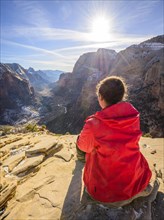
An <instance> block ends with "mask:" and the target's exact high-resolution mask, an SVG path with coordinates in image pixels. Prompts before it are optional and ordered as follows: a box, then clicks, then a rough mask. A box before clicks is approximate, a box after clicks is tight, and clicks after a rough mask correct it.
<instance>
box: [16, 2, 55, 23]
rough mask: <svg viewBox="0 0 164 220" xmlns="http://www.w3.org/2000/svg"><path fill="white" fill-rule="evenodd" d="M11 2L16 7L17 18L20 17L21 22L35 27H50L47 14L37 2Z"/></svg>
mask: <svg viewBox="0 0 164 220" xmlns="http://www.w3.org/2000/svg"><path fill="white" fill-rule="evenodd" d="M13 2H14V4H15V6H16V7H17V11H18V13H19V16H21V18H22V20H24V21H25V22H26V23H27V24H30V25H33V26H35V27H41V26H45V27H49V26H50V25H51V23H50V20H49V18H48V13H46V11H45V9H44V8H43V7H42V5H41V4H39V2H38V1H25V0H21V1H20V0H15V1H13Z"/></svg>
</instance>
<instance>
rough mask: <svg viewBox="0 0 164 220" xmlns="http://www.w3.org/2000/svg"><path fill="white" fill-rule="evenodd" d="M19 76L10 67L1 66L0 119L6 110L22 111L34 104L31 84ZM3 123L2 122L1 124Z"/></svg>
mask: <svg viewBox="0 0 164 220" xmlns="http://www.w3.org/2000/svg"><path fill="white" fill-rule="evenodd" d="M21 75H23V73H20V74H17V73H16V72H15V71H13V70H12V69H11V68H10V66H8V65H5V64H0V100H1V103H0V117H1V121H3V119H4V118H2V115H3V113H4V111H5V110H6V109H11V110H14V109H20V108H21V106H23V105H31V104H32V103H33V102H34V90H33V88H32V87H31V86H30V84H29V82H28V81H27V80H26V79H25V78H24V76H23V77H22V76H21ZM1 123H2V122H1Z"/></svg>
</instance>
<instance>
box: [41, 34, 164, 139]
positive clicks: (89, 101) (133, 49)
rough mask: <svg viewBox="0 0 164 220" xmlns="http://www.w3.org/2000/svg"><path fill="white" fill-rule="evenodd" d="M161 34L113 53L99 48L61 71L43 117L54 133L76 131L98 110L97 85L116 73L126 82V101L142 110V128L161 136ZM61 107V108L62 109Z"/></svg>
mask: <svg viewBox="0 0 164 220" xmlns="http://www.w3.org/2000/svg"><path fill="white" fill-rule="evenodd" d="M163 39H164V35H162V36H157V37H155V38H152V39H149V40H148V41H145V42H142V43H140V44H139V45H132V46H130V47H128V48H127V49H125V50H122V51H120V52H119V53H116V52H115V51H113V50H107V49H99V50H98V51H97V52H92V53H86V54H83V55H82V56H80V58H79V59H78V60H77V62H76V63H75V66H74V68H73V72H72V73H64V74H61V76H60V78H59V81H58V82H57V86H56V87H55V88H54V90H53V97H52V100H53V101H51V103H50V106H49V108H50V109H51V112H50V113H49V114H47V116H46V117H45V118H44V120H43V121H44V122H46V123H47V126H48V128H49V129H50V130H51V131H54V132H56V133H65V132H67V131H68V132H71V133H79V132H80V130H81V128H82V126H83V124H84V120H85V118H86V117H87V116H88V115H90V114H93V113H94V112H95V111H97V110H100V108H99V106H98V102H97V97H96V94H95V87H96V84H97V83H98V82H99V81H100V80H101V79H103V78H104V77H106V76H111V75H118V76H122V77H123V78H125V81H126V82H127V83H128V85H129V100H130V101H131V102H132V104H133V105H134V106H135V107H136V108H137V109H138V110H139V111H140V113H141V128H142V131H143V132H145V133H148V132H149V133H150V134H151V135H152V136H153V137H161V136H163V135H164V133H163V123H162V122H163V117H164V90H163V88H164V56H163V54H164V51H163V50H164V43H163ZM62 109H63V110H62Z"/></svg>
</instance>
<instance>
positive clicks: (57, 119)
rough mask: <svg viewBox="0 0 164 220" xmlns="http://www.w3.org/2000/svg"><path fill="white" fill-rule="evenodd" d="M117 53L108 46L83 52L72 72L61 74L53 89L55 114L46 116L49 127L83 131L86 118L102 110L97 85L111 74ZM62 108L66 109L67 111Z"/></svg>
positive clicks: (75, 131) (62, 131)
mask: <svg viewBox="0 0 164 220" xmlns="http://www.w3.org/2000/svg"><path fill="white" fill-rule="evenodd" d="M116 55H117V53H116V52H115V51H114V50H107V49H99V50H98V51H97V52H92V53H86V54H83V55H82V56H80V58H79V59H78V60H77V62H76V63H75V66H74V68H73V72H72V73H64V74H61V76H60V79H59V81H58V82H57V86H56V87H55V89H54V90H53V94H54V97H53V104H51V106H53V107H52V109H53V113H52V115H51V117H48V118H46V120H48V123H47V126H48V128H49V129H50V130H52V131H54V132H59V133H65V132H67V131H69V132H72V133H78V132H79V131H80V129H81V128H82V126H83V124H84V120H85V118H86V117H87V116H88V115H90V114H92V113H94V112H95V111H97V110H98V109H99V107H98V103H97V98H96V91H95V87H96V84H97V83H98V82H99V80H100V79H102V78H104V77H105V76H107V75H108V72H109V71H110V69H111V67H112V64H113V62H114V60H115V57H116ZM57 106H58V107H57ZM63 107H65V108H66V109H65V110H66V111H64V114H63V113H62V109H63ZM54 109H55V111H54ZM59 111H61V112H60V113H61V114H59ZM56 115H57V116H56Z"/></svg>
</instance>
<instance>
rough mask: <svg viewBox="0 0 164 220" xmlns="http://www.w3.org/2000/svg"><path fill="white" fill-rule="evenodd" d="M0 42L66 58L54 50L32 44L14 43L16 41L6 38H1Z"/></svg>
mask: <svg viewBox="0 0 164 220" xmlns="http://www.w3.org/2000/svg"><path fill="white" fill-rule="evenodd" d="M1 42H2V43H4V44H7V45H13V46H18V47H23V48H26V49H30V50H34V51H38V52H42V53H44V54H49V55H53V56H57V57H62V58H66V57H65V56H63V55H61V54H59V53H56V52H54V51H51V50H46V49H43V48H39V47H34V46H31V45H26V44H20V43H16V42H13V41H8V40H3V39H2V40H1Z"/></svg>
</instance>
